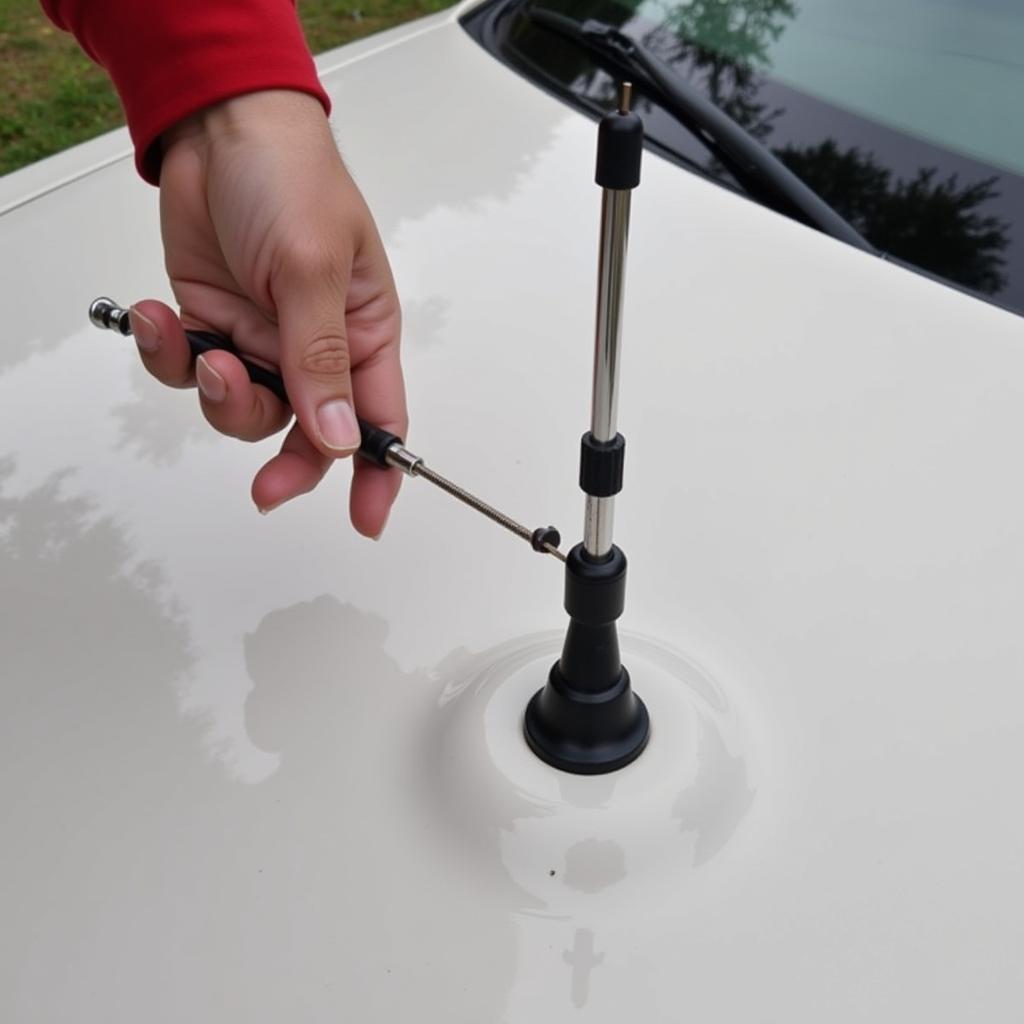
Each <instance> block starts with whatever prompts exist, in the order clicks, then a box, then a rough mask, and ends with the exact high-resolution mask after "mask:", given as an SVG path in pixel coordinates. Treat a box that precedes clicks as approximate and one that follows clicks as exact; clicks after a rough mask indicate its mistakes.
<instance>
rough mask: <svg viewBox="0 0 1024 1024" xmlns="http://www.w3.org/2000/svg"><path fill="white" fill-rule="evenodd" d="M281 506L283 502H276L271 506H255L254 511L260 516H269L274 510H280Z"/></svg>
mask: <svg viewBox="0 0 1024 1024" xmlns="http://www.w3.org/2000/svg"><path fill="white" fill-rule="evenodd" d="M283 504H284V501H276V502H274V504H273V505H257V506H256V511H257V512H259V514H260V515H261V516H265V515H269V514H270V513H271V512H273V511H274V509H275V508H280V507H281V506H282V505H283Z"/></svg>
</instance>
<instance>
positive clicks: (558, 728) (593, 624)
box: [524, 544, 650, 775]
mask: <svg viewBox="0 0 1024 1024" xmlns="http://www.w3.org/2000/svg"><path fill="white" fill-rule="evenodd" d="M625 596H626V556H625V555H624V554H623V553H622V551H621V550H620V549H619V548H617V547H615V546H613V547H612V549H611V552H610V554H609V556H608V557H607V559H606V560H604V561H601V562H594V561H591V560H590V559H589V557H588V556H587V554H586V552H585V551H584V549H583V545H582V544H577V545H576V547H574V548H573V549H572V550H571V551H570V552H569V555H568V558H567V559H566V563H565V610H566V611H567V612H568V613H569V618H570V622H569V629H568V632H567V633H566V636H565V643H564V645H563V647H562V657H561V658H560V659H559V660H558V661H557V662H556V663H555V664H554V665H553V666H552V668H551V671H550V673H549V674H548V682H547V685H546V686H545V687H544V688H543V689H542V690H539V691H538V692H537V693H536V694H534V696H533V698H532V700H531V701H530V703H529V704H528V705H527V708H526V719H525V723H524V731H525V734H526V742H527V743H528V744H529V745H530V749H531V750H533V752H534V753H535V754H536V755H537V756H538V757H539V758H541V760H543V761H546V762H547V763H548V764H550V765H553V766H554V767H555V768H560V769H561V770H562V771H566V772H573V773H575V774H577V775H600V774H603V773H605V772H613V771H615V770H616V769H618V768H622V767H624V766H625V765H627V764H629V763H630V762H631V761H633V760H634V759H635V758H637V757H639V755H640V754H641V753H642V752H643V749H644V747H646V746H647V740H648V738H649V736H650V721H649V719H648V715H647V708H646V707H645V706H644V703H643V701H642V700H640V698H639V697H638V696H637V695H636V694H635V693H633V689H632V687H631V685H630V681H629V673H628V672H627V671H626V669H625V668H624V667H623V665H622V662H621V661H620V660H619V637H618V630H617V628H616V625H615V622H616V620H617V619H618V618H619V616H620V615H621V614H622V610H623V608H624V606H625Z"/></svg>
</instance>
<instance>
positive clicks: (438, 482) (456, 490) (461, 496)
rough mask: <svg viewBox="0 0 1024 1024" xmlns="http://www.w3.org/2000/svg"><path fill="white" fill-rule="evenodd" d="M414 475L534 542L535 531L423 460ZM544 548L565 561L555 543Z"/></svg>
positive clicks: (415, 467)
mask: <svg viewBox="0 0 1024 1024" xmlns="http://www.w3.org/2000/svg"><path fill="white" fill-rule="evenodd" d="M411 475H412V476H421V477H423V479H424V480H427V481H429V482H430V483H432V484H433V485H434V486H435V487H439V488H440V489H441V490H442V491H444V492H445V493H446V494H450V495H451V496H452V497H453V498H456V499H458V500H459V501H461V502H462V503H463V504H464V505H468V506H469V507H470V508H471V509H473V510H474V511H476V512H479V513H480V514H481V515H485V516H487V518H488V519H490V520H491V522H493V523H497V524H498V525H499V526H503V527H505V529H506V530H508V531H510V532H511V533H514V534H515V535H516V536H517V537H520V538H521V539H522V540H525V541H527V542H528V543H531V544H532V543H533V534H534V531H533V530H531V529H528V528H527V527H525V526H523V524H522V523H517V522H516V521H515V520H514V519H511V518H510V517H509V516H507V515H505V514H504V512H499V511H498V510H497V509H496V508H494V507H493V506H492V505H488V504H487V502H486V501H481V500H480V499H479V498H478V497H476V495H474V494H470V493H469V491H465V490H463V489H462V488H461V487H460V486H459V485H458V484H455V483H452V481H451V480H449V479H448V478H447V477H443V476H441V474H440V473H435V472H434V470H432V469H431V468H430V467H429V466H427V465H425V464H424V463H423V462H418V463H417V464H416V465H415V466H413V468H412V471H411ZM544 549H545V550H546V551H547V552H548V554H549V555H554V556H555V558H557V559H559V560H560V561H562V562H564V561H565V555H563V554H562V552H561V551H559V550H558V548H556V547H555V546H554V545H553V544H544Z"/></svg>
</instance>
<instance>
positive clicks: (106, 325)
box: [89, 296, 132, 335]
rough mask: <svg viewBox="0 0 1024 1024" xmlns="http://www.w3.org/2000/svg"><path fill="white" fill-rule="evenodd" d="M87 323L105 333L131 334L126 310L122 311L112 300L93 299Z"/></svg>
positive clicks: (102, 297) (104, 298) (103, 298)
mask: <svg viewBox="0 0 1024 1024" xmlns="http://www.w3.org/2000/svg"><path fill="white" fill-rule="evenodd" d="M89 321H90V322H91V323H92V324H93V325H94V326H96V327H101V328H103V329H104V330H107V331H118V332H120V333H121V334H125V335H128V334H131V333H132V328H131V323H130V322H129V320H128V310H127V309H123V308H122V307H121V306H119V305H118V304H117V303H116V302H114V300H113V299H108V298H106V297H105V296H100V298H98V299H93V301H92V304H91V305H90V306H89Z"/></svg>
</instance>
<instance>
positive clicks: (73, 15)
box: [42, 0, 330, 184]
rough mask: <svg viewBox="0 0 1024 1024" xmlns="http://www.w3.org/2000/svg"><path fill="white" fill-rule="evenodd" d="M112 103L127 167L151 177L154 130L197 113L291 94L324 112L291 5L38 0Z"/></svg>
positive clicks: (156, 160)
mask: <svg viewBox="0 0 1024 1024" xmlns="http://www.w3.org/2000/svg"><path fill="white" fill-rule="evenodd" d="M42 3H43V7H44V8H45V10H46V13H47V14H48V15H49V16H50V18H51V19H52V20H53V21H54V23H55V24H56V25H58V26H59V27H60V28H63V29H66V30H68V31H69V32H71V33H72V34H73V35H74V36H75V38H76V39H77V40H78V42H79V43H80V44H81V46H82V48H83V49H84V50H85V51H86V52H87V53H88V54H89V56H90V57H92V58H93V60H95V61H96V62H97V63H98V64H102V65H103V67H105V68H106V69H107V71H108V73H109V74H110V77H111V78H112V79H113V81H114V86H115V88H116V89H117V91H118V94H119V95H120V97H121V103H122V105H123V106H124V110H125V115H126V116H127V119H128V128H129V130H130V132H131V136H132V142H133V143H134V144H135V165H136V167H138V169H139V173H140V174H141V175H142V177H143V178H145V179H146V180H147V181H149V182H151V183H152V184H157V182H158V181H159V177H160V147H159V145H157V143H158V141H159V137H160V134H161V132H164V131H166V130H167V129H168V128H170V127H171V126H172V125H173V124H175V123H177V122H178V121H180V120H181V119H182V118H183V117H186V116H188V115H189V114H192V113H195V112H196V111H197V110H200V109H202V108H203V107H206V106H209V105H210V104H211V103H216V102H217V101H218V100H224V99H228V98H229V97H231V96H238V95H240V94H242V93H247V92H257V91H258V90H260V89H295V90H297V91H299V92H306V93H309V94H310V95H312V96H315V97H316V98H317V99H319V100H320V102H321V103H322V104H323V106H324V109H325V110H326V111H329V110H330V101H329V100H328V99H327V94H326V93H325V92H324V91H323V89H322V88H321V86H320V83H319V81H318V80H317V77H316V69H315V67H314V66H313V58H312V57H311V56H310V54H309V49H308V48H307V46H306V42H305V39H304V37H303V34H302V27H301V25H300V24H299V18H298V14H297V13H296V11H295V4H294V2H293V0H42Z"/></svg>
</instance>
